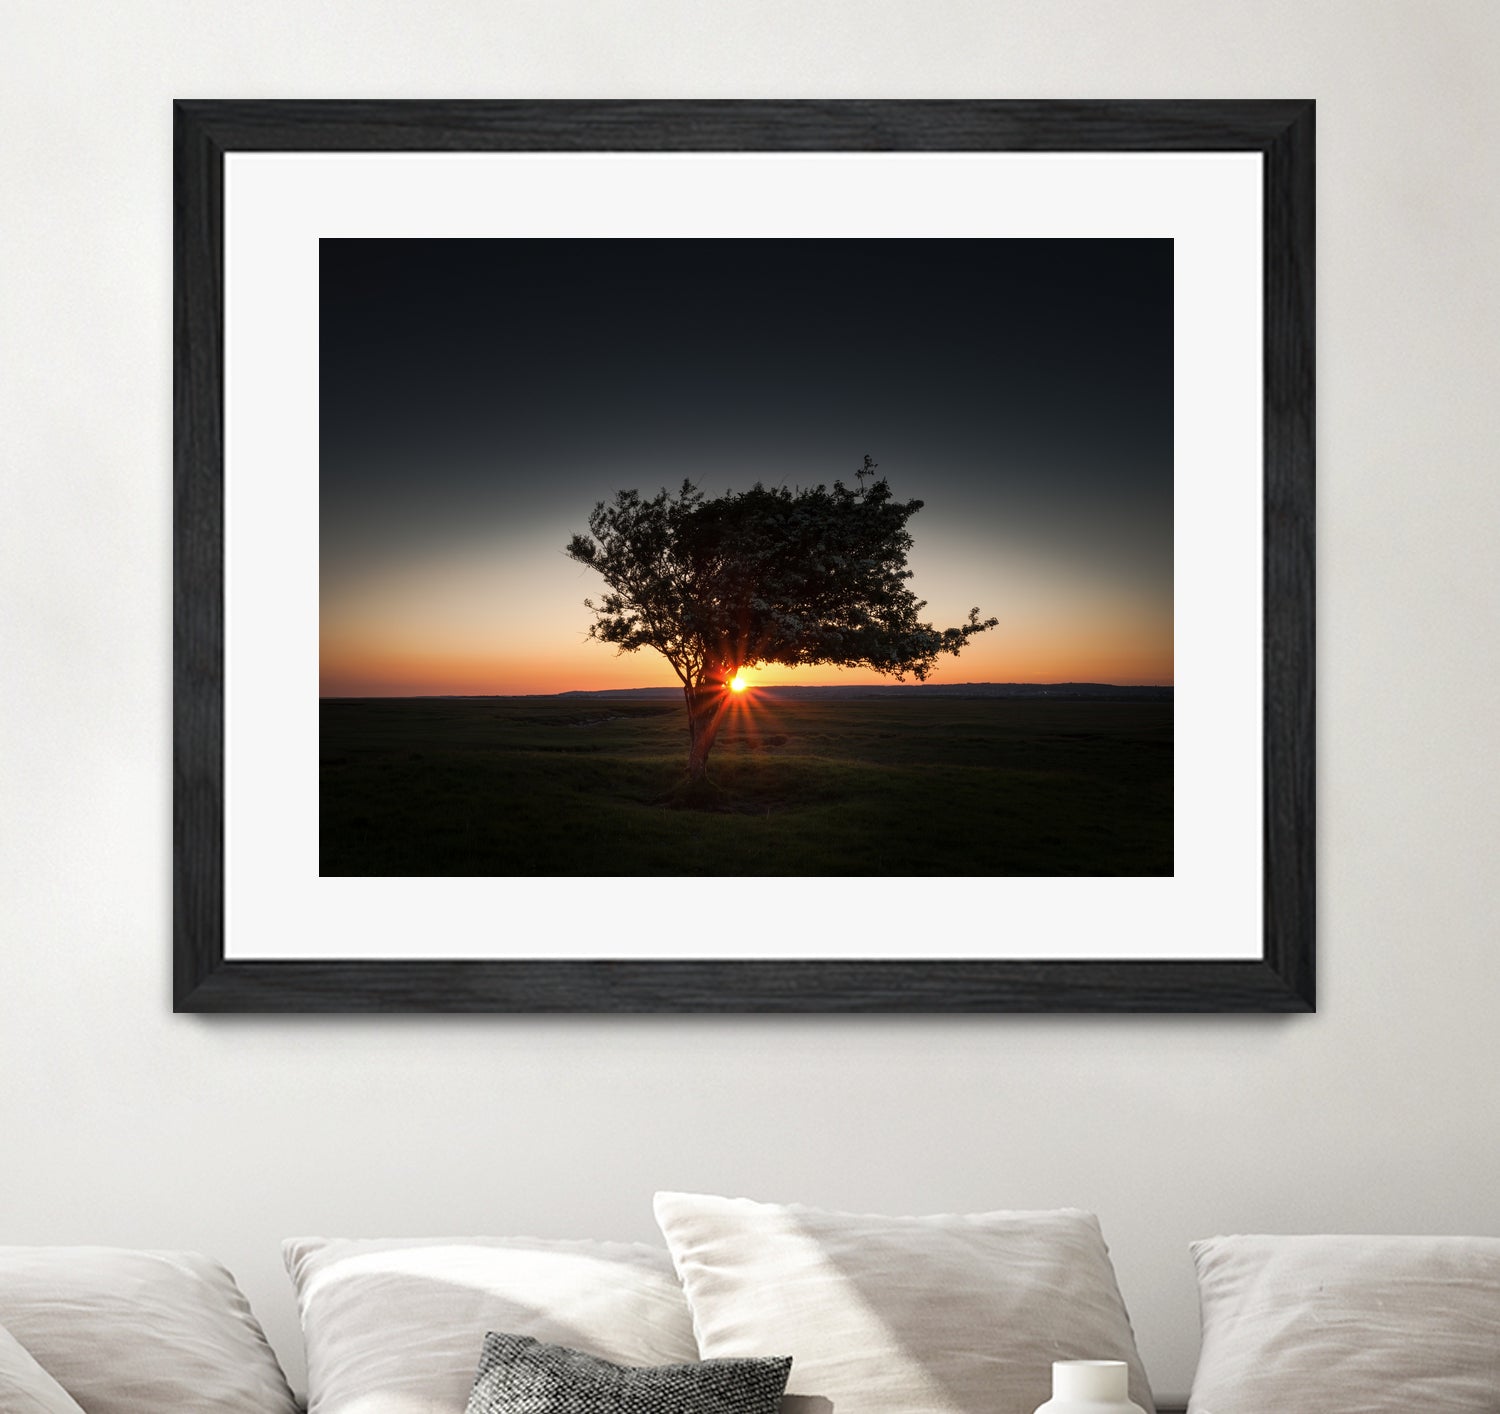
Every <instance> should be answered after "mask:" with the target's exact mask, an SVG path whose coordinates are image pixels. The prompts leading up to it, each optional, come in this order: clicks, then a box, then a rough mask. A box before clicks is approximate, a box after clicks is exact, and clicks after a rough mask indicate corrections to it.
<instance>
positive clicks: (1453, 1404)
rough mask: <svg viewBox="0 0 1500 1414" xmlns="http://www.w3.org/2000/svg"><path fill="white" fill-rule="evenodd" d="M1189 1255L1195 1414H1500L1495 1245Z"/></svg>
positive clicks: (1332, 1242)
mask: <svg viewBox="0 0 1500 1414" xmlns="http://www.w3.org/2000/svg"><path fill="white" fill-rule="evenodd" d="M1192 1251H1193V1260H1194V1262H1195V1263H1196V1265H1197V1271H1198V1294H1199V1304H1200V1306H1201V1307H1202V1312H1203V1347H1202V1351H1201V1353H1200V1355H1199V1358H1198V1370H1197V1373H1196V1374H1195V1375H1194V1377H1193V1391H1192V1397H1191V1399H1190V1400H1189V1403H1188V1409H1189V1414H1264V1411H1266V1410H1268V1409H1309V1410H1311V1409H1316V1410H1317V1411H1318V1414H1411V1412H1412V1411H1414V1410H1442V1411H1443V1414H1480V1411H1484V1414H1494V1411H1495V1410H1497V1409H1500V1238H1493V1237H1327V1236H1325V1237H1268V1236H1250V1237H1215V1238H1211V1239H1210V1240H1208V1241H1206V1242H1198V1243H1195V1244H1194V1245H1193V1249H1192Z"/></svg>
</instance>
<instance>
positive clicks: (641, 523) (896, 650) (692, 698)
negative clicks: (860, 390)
mask: <svg viewBox="0 0 1500 1414" xmlns="http://www.w3.org/2000/svg"><path fill="white" fill-rule="evenodd" d="M874 473H875V463H874V462H872V461H871V460H870V458H869V457H866V458H865V460H864V465H863V466H862V467H861V468H860V469H859V470H858V471H857V472H856V473H855V476H856V483H857V484H856V485H855V486H853V487H850V486H847V485H845V484H844V483H843V482H842V481H835V482H834V483H833V485H832V486H831V487H830V486H824V485H819V486H813V487H809V488H800V489H795V490H794V489H790V488H788V487H785V486H779V487H768V486H764V485H762V484H760V483H759V482H757V483H756V484H755V485H753V486H752V487H750V489H749V490H748V491H739V492H735V491H730V492H728V493H726V494H725V495H722V496H717V497H708V496H705V495H704V493H703V492H702V491H701V490H699V489H698V488H697V487H696V486H694V485H693V483H692V482H691V481H684V482H683V483H682V487H681V489H680V490H679V491H678V492H677V493H676V494H675V495H674V494H671V493H669V492H668V491H666V490H665V489H664V490H662V491H659V492H658V493H657V494H656V495H655V496H651V497H649V498H648V497H644V496H642V495H641V494H640V492H639V491H633V490H632V491H621V492H619V493H618V494H617V495H616V496H615V499H614V500H613V501H612V502H604V501H601V502H599V503H598V504H597V505H596V506H595V507H594V510H593V512H592V514H591V515H590V516H589V533H588V534H587V535H575V536H573V538H572V539H571V540H570V541H569V542H568V546H567V553H568V555H569V556H570V557H571V558H573V559H574V560H577V561H578V562H579V563H580V564H584V565H588V566H589V567H590V568H592V569H595V570H597V571H598V572H599V574H600V575H601V576H602V577H603V579H604V582H605V585H606V586H607V592H606V593H605V594H604V596H603V597H602V598H601V599H599V600H598V601H597V602H595V601H594V600H592V599H586V600H585V601H584V604H585V606H586V607H587V608H589V609H592V610H593V612H594V622H593V624H592V625H591V627H590V630H589V632H590V636H591V637H593V638H595V639H597V640H599V641H600V642H602V643H612V644H614V645H615V646H616V647H617V648H618V649H619V650H620V651H621V652H622V653H630V652H635V651H637V650H639V649H641V648H654V649H655V650H656V651H657V652H659V653H660V654H661V655H662V657H664V658H665V659H666V660H667V662H668V663H670V664H671V665H672V669H673V671H674V672H675V673H676V674H677V677H678V679H679V680H680V681H681V683H682V685H683V690H684V693H685V694H686V695H687V700H688V709H689V717H690V725H694V724H695V723H696V722H697V721H698V719H699V717H700V716H702V715H703V713H704V712H705V711H706V710H707V704H705V703H704V702H703V701H702V699H703V698H704V697H705V695H707V694H712V693H716V692H717V693H722V691H723V685H724V682H725V680H726V679H727V678H728V677H729V676H731V675H732V674H733V673H734V672H735V671H736V670H738V669H741V668H748V667H754V666H756V665H757V664H761V663H782V664H786V665H788V666H801V665H803V664H816V663H827V664H835V665H838V666H841V667H854V666H863V667H867V668H872V669H874V670H875V671H876V672H878V673H884V674H889V675H890V676H892V677H894V678H896V679H897V680H904V679H905V678H906V677H907V676H911V677H914V678H916V679H917V680H918V681H921V680H923V679H925V678H926V677H927V675H928V674H929V673H930V672H931V671H932V669H933V667H934V665H935V664H936V662H937V659H938V657H939V656H940V655H941V654H944V653H955V654H956V653H958V652H960V651H961V650H962V648H963V647H964V645H965V644H966V643H967V642H968V641H969V639H970V638H972V637H973V636H974V635H975V634H976V633H982V632H984V631H985V630H986V629H989V628H993V627H994V626H995V624H996V622H997V620H995V619H993V618H991V619H985V620H981V619H980V617H979V610H978V609H977V608H975V609H973V610H971V611H970V613H969V617H968V619H967V621H966V622H964V623H962V624H960V625H958V626H957V627H953V628H943V629H938V628H934V627H933V626H932V625H931V624H930V623H926V622H924V621H923V619H922V617H921V613H922V610H923V609H924V608H925V607H926V604H925V603H924V601H922V600H920V599H918V598H917V596H916V595H915V594H914V593H913V592H912V590H911V588H910V587H909V585H908V581H909V580H910V579H911V577H912V571H911V570H910V569H908V568H907V562H906V557H907V552H908V551H909V550H910V549H911V547H912V537H911V533H910V531H909V530H908V529H907V522H908V521H909V520H910V519H911V517H912V516H914V515H915V514H916V513H917V512H918V511H919V510H921V509H922V502H921V501H919V500H912V501H900V500H897V499H896V498H895V496H894V495H893V493H892V491H891V488H890V484H889V482H888V481H887V480H886V479H885V478H884V477H880V478H879V479H874ZM715 725H716V722H715ZM693 739H694V743H695V746H696V744H697V741H698V736H697V729H696V726H694V738H693ZM708 740H709V742H711V740H712V735H711V734H710V735H709V738H708ZM706 753H707V746H706V745H705V746H704V750H703V755H705V756H706ZM695 754H696V753H695ZM700 764H701V763H700ZM692 769H693V768H692V758H691V757H690V773H691V772H692Z"/></svg>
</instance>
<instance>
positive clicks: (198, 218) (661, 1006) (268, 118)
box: [173, 100, 1315, 1012]
mask: <svg viewBox="0 0 1500 1414" xmlns="http://www.w3.org/2000/svg"><path fill="white" fill-rule="evenodd" d="M250 151H267V152H269V151H319V152H327V151H363V152H369V151H404V152H428V151H432V152H438V151H533V152H547V151H575V152H629V151H640V152H647V151H662V152H668V151H704V152H737V151H807V152H826V151H851V152H854V151H860V152H889V151H923V152H944V151H1032V152H1102V153H1116V152H1243V153H1258V154H1260V155H1261V158H1262V184H1263V186H1262V190H1263V222H1264V227H1263V232H1262V241H1263V253H1264V267H1263V275H1264V279H1263V300H1264V307H1263V312H1264V322H1263V329H1264V351H1263V368H1264V441H1263V448H1264V574H1263V585H1262V594H1263V606H1264V637H1263V644H1264V672H1263V718H1262V720H1263V733H1264V741H1263V749H1264V756H1263V762H1264V770H1263V799H1264V812H1263V826H1262V828H1263V844H1264V854H1263V859H1264V885H1263V888H1264V897H1263V918H1264V950H1263V953H1262V956H1261V957H1260V958H1259V959H1257V960H1245V961H1227V960H1209V959H1204V960H1187V961H1181V960H1162V961H1149V960H1145V961H1135V960H1130V961H1125V960H1114V959H1100V960H1096V961H1058V960H1048V959H1037V960H994V961H991V960H961V961H960V960H951V961H944V960H928V959H916V958H913V959H911V960H906V959H902V960H863V961H861V960H827V959H822V960H820V959H808V960H799V961H796V962H787V961H783V960H771V959H766V960H741V961H708V960H687V959H676V960H659V961H636V960H607V959H600V960H595V961H542V960H516V961H505V960H441V959H435V960H422V961H385V960H352V961H351V960H326V961H313V960H301V961H292V960H286V961H248V960H243V961H242V960H227V959H226V956H225V946H224V942H225V937H224V877H225V874H224V819H225V794H224V741H225V737H224V654H225V640H224V400H225V385H224V308H223V299H224V252H223V231H224V207H223V203H224V160H225V156H226V154H228V153H233V152H250ZM174 159H175V173H174V195H173V253H174V316H173V333H174V367H173V372H174V397H173V428H174V585H173V611H174V615H173V652H174V662H173V702H174V713H175V722H174V755H173V787H174V820H173V865H174V869H173V937H174V962H175V967H174V1007H175V1009H176V1010H177V1011H184V1012H244V1011H254V1012H383V1011H411V1012H417V1011H426V1012H444V1011H498V1012H533V1011H536V1012H574V1011H577V1012H855V1011H859V1012H950V1011H951V1012H1004V1011H1045V1012H1295V1011H1311V1010H1313V1009H1314V931H1315V916H1314V915H1315V900H1314V710H1313V708H1314V700H1313V693H1314V632H1313V630H1314V592H1313V591H1314V501H1313V485H1314V480H1313V450H1314V446H1313V444H1314V438H1313V427H1314V361H1313V348H1314V346H1313V308H1314V304H1313V293H1314V283H1313V282H1314V105H1313V103H1312V102H1310V101H1301V100H1298V101H1269V100H1264V101H1244V102H1220V101H1202V102H1199V101H1174V102H1078V103H1073V102H1051V101H1047V102H1019V101H1017V102H1011V101H994V102H943V101H917V102H912V101H891V102H880V101H875V102H864V101H859V102H844V101H839V102H804V101H702V102H698V101H694V102H592V101H588V102H582V101H581V102H572V101H568V102H495V103H488V102H359V101H354V102H346V101H331V102H311V101H309V102H300V101H294V102H231V101H201V102H199V101H181V102H178V103H177V104H175V106H174ZM1233 906H1234V902H1233V900H1226V901H1225V908H1226V911H1227V910H1231V909H1232V908H1233Z"/></svg>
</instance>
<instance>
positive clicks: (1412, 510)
mask: <svg viewBox="0 0 1500 1414" xmlns="http://www.w3.org/2000/svg"><path fill="white" fill-rule="evenodd" d="M1497 56H1500V6H1496V5H1494V4H1493V3H1489V0H1473V3H1463V0H1427V2H1425V3H1419V0H1409V3H1397V2H1396V0H1358V2H1356V0H1347V3H1337V2H1336V0H1290V2H1289V3H1273V0H1262V3H1239V4H1233V5H1230V4H1213V3H1197V4H1194V3H1189V0H1176V3H1173V2H1172V0H1136V3H1132V4H1129V5H1123V4H1119V3H1117V0H1097V2H1096V3H1080V0H1048V3H1041V0H1038V2H1037V3H1034V4H1020V3H1014V0H972V3H961V2H960V0H922V3H916V0H912V3H904V4H903V3H893V2H892V0H868V2H867V3H863V4H860V3H856V2H855V0H847V3H842V4H840V3H832V0H784V3H773V4H760V5H749V4H734V3H731V4H710V3H708V2H707V0H700V3H687V0H679V2H678V3H667V0H648V3H639V4H633V5H626V4H624V3H605V2H604V0H595V3H580V0H556V2H555V3H542V0H535V3H505V0H486V2H485V3H480V2H479V0H470V2H469V3H456V2H455V0H343V3H328V2H326V0H261V3H256V4H238V5H204V4H200V3H190V0H182V2H181V3H175V2H171V0H161V2H160V3H141V2H140V0H138V2H137V3H111V4H106V3H103V2H102V0H100V3H86V0H6V3H5V5H4V8H3V10H0V106H3V117H4V122H3V125H0V347H3V349H4V375H3V379H0V488H3V489H0V496H3V500H0V1155H3V1159H0V1237H3V1240H5V1241H10V1242H38V1243H48V1242H80V1241H100V1242H111V1243H120V1244H130V1245H161V1246H178V1245H180V1246H194V1247H200V1248H204V1249H206V1250H208V1251H211V1252H214V1253H217V1254H219V1255H220V1256H222V1257H223V1258H224V1259H225V1260H226V1261H227V1262H228V1263H229V1264H230V1265H231V1266H232V1267H233V1269H234V1270H235V1271H236V1273H237V1274H238V1275H239V1276H240V1278H241V1280H242V1282H243V1284H244V1286H245V1287H246V1289H247V1290H248V1291H249V1293H250V1295H251V1297H252V1299H253V1301H254V1304H255V1306H256V1307H257V1309H258V1310H259V1311H260V1312H261V1314H262V1316H263V1318H264V1320H265V1322H266V1325H267V1327H268V1328H269V1330H270V1332H271V1334H272V1336H273V1338H274V1339H275V1340H276V1342H277V1344H278V1345H279V1347H280V1348H281V1351H282V1353H283V1355H284V1357H285V1359H286V1361H287V1363H288V1366H289V1368H290V1369H292V1370H293V1371H294V1374H295V1375H296V1377H298V1378H300V1355H299V1354H297V1352H296V1335H295V1326H294V1318H293V1313H292V1308H291V1304H290V1300H289V1297H288V1294H287V1288H286V1284H285V1282H284V1280H283V1278H282V1276H281V1274H280V1271H279V1266H278V1258H277V1253H276V1243H277V1239H278V1238H280V1237H281V1236H282V1235H284V1234H288V1233H293V1232H308V1231H318V1232H328V1233H369V1234H378V1233H387V1234H389V1233H416V1232H433V1231H460V1232H461V1231H489V1232H535V1233H543V1234H558V1235H561V1234H591V1235H600V1236H604V1235H608V1236H615V1237H645V1236H649V1235H651V1233H652V1224H651V1217H650V1195H651V1192H652V1190H653V1189H654V1188H656V1187H664V1186H670V1187H677V1188H701V1189H708V1190H716V1191H724V1192H733V1193H743V1194H749V1195H754V1196H761V1197H766V1198H777V1199H798V1200H802V1201H805V1202H809V1203H818V1204H826V1205H839V1206H845V1207H851V1206H852V1207H858V1208H864V1209H874V1210H881V1209H884V1210H904V1211H911V1210H929V1211H930V1210H935V1209H968V1208H980V1207H994V1206H1028V1205H1036V1206H1043V1205H1055V1204H1077V1205H1082V1206H1086V1207H1090V1208H1094V1209H1096V1210H1097V1211H1098V1212H1099V1214H1100V1215H1101V1217H1102V1219H1103V1223H1104V1227H1105V1231H1106V1233H1107V1234H1108V1236H1109V1238H1110V1240H1111V1242H1112V1244H1113V1247H1114V1251H1115V1256H1116V1259H1117V1261H1118V1265H1119V1272H1120V1278H1121V1282H1122V1284H1123V1286H1124V1289H1125V1293H1126V1298H1127V1300H1128V1301H1129V1304H1130V1307H1131V1310H1132V1312H1133V1314H1134V1316H1135V1319H1136V1324H1137V1327H1138V1330H1139V1334H1140V1338H1141V1344H1142V1348H1143V1351H1144V1354H1145V1357H1146V1360H1147V1363H1148V1365H1149V1367H1150V1370H1151V1373H1152V1376H1153V1378H1154V1380H1155V1383H1156V1385H1157V1387H1158V1389H1159V1390H1160V1391H1161V1392H1162V1393H1163V1394H1166V1395H1172V1394H1182V1393H1184V1392H1185V1391H1186V1388H1187V1384H1188V1380H1189V1378H1190V1374H1191V1370H1192V1366H1193V1361H1194V1356H1195V1350H1196V1338H1197V1337H1196V1331H1197V1314H1196V1306H1195V1299H1194V1290H1193V1281H1192V1275H1191V1270H1190V1265H1189V1260H1188V1256H1187V1251H1186V1246H1187V1243H1188V1241H1189V1240H1190V1239H1192V1238H1194V1237H1197V1236H1201V1235H1205V1234H1209V1233H1214V1232H1224V1231H1235V1230H1314V1229H1334V1230H1361V1229H1364V1230H1387V1231H1460V1232H1485V1233H1500V1196H1497V1194H1500V1187H1497V1185H1496V1182H1495V1176H1496V1174H1497V1172H1500V1039H1497V1038H1500V1021H1497V1005H1496V1000H1497V997H1500V905H1497V901H1496V896H1497V887H1496V882H1497V881H1496V871H1497V861H1500V731H1497V728H1496V714H1497V710H1500V709H1497V703H1500V569H1497V557H1496V533H1497V528H1500V468H1497V461H1500V398H1497V397H1496V395H1495V384H1496V373H1497V362H1500V275H1497V254H1500V184H1497V182H1496V180H1495V153H1496V151H1497V149H1500V61H1497ZM523 95H530V96H559V97H561V96H598V97H605V96H632V95H633V96H650V97H671V96H702V95H710V96H712V95H718V96H741V97H743V96H760V95H767V96H772V95H785V96H802V97H823V96H828V97H835V96H846V97H856V96H859V97H868V96H888V97H899V96H909V97H919V96H952V97H979V96H1001V97H1037V98H1045V97H1235V98H1240V97H1267V96H1273V97H1314V98H1316V99H1317V100H1318V101H1319V114H1318V120H1319V142H1320V152H1319V203H1320V204H1319V213H1318V217H1319V259H1320V265H1321V268H1320V271H1319V299H1318V306H1319V307H1318V318H1319V336H1320V339H1319V353H1320V388H1319V393H1320V407H1319V439H1318V440H1319V454H1320V486H1319V614H1320V635H1319V640H1320V642H1319V666H1320V670H1319V752H1320V757H1319V765H1320V772H1319V774H1320V782H1319V785H1320V802H1319V807H1320V808H1319V831H1320V833H1319V851H1318V853H1319V868H1320V877H1319V891H1320V908H1319V913H1320V927H1321V937H1320V952H1321V957H1320V964H1321V984H1322V985H1321V1003H1322V1010H1321V1013H1320V1014H1319V1015H1317V1016H1314V1017H1296V1018H1290V1019H1274V1018H1264V1019H1257V1018H1250V1019H1246V1018H1234V1019H1228V1018H1226V1019H1222V1020H1220V1019H1214V1018H1211V1017H1210V1018H1191V1019H1150V1018H1142V1019H1136V1018H1129V1017H1117V1018H1100V1019H1076V1020H1053V1019H1044V1018H1005V1017H1001V1018H994V1019H989V1018H966V1019H961V1020H953V1021H939V1020H929V1019H924V1018H915V1017H914V1018H907V1019H895V1020H875V1019H853V1020H844V1021H828V1020H817V1019H797V1020H793V1019H781V1020H761V1019H754V1018H741V1019H731V1020H700V1019H695V1018H673V1019H660V1020H658V1019H634V1020H595V1019H589V1018H577V1019H550V1020H524V1019H523V1020H507V1019H502V1018H466V1019H453V1020H442V1019H432V1020H429V1019H422V1018H395V1019H389V1020H332V1021H312V1020H295V1019H285V1020H282V1019H219V1020H206V1019H199V1018H193V1017H174V1016H173V1015H171V1013H170V1009H169V1000H168V944H169V921H170V919H169V881H170V870H171V861H170V858H169V850H168V839H169V821H170V805H171V800H170V785H169V767H170V758H169V751H170V743H171V702H170V696H169V689H170V653H171V639H170V606H169V591H170V585H171V549H170V543H169V538H168V536H169V524H170V485H169V470H168V469H169V465H170V450H171V449H170V435H171V431H170V413H169V389H170V382H171V370H170V361H169V360H170V340H171V329H170V321H169V297H170V278H171V277H170V235H171V233H170V225H169V214H170V177H171V170H170V145H169V139H170V120H169V108H168V100H169V99H170V98H172V97H173V96H186V97H244V98H252V97H253V98H272V97H304V96H313V97H353V96H360V97H399V96H407V97H441V96H454V97H507V96H523Z"/></svg>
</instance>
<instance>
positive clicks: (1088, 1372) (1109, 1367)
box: [1036, 1360, 1146, 1414]
mask: <svg viewBox="0 0 1500 1414" xmlns="http://www.w3.org/2000/svg"><path fill="white" fill-rule="evenodd" d="M1036 1414H1146V1411H1145V1410H1144V1409H1142V1408H1141V1406H1140V1405H1139V1404H1134V1403H1132V1402H1131V1398H1130V1367H1129V1366H1128V1365H1126V1363H1125V1362H1124V1361H1123V1360H1054V1361H1053V1362H1052V1398H1051V1399H1049V1400H1048V1401H1047V1402H1046V1403H1045V1404H1042V1405H1039V1406H1038V1407H1037V1411H1036Z"/></svg>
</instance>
